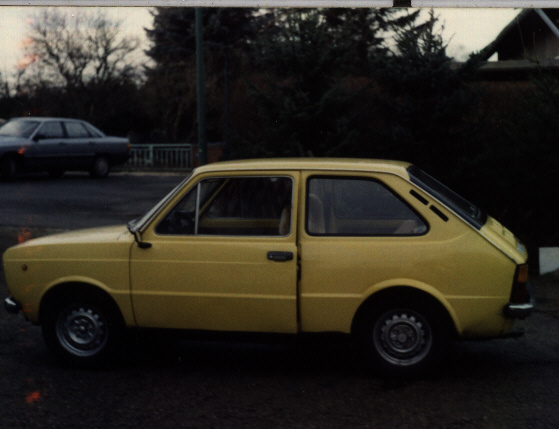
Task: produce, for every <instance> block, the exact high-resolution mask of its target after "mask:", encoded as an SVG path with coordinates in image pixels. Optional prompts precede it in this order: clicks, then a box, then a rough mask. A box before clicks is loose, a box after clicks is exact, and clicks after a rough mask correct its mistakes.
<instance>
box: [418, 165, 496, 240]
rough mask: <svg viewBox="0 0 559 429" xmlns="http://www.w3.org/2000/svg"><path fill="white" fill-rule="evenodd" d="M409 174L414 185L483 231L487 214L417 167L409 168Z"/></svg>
mask: <svg viewBox="0 0 559 429" xmlns="http://www.w3.org/2000/svg"><path fill="white" fill-rule="evenodd" d="M408 174H409V175H410V179H411V181H412V183H415V184H416V185H417V186H419V187H420V188H421V189H423V190H424V191H425V192H427V193H429V194H431V195H432V196H433V197H435V198H436V199H438V200H439V201H440V202H441V203H443V204H444V205H446V206H447V207H448V208H449V209H451V210H453V211H454V212H455V213H456V214H458V215H459V216H460V217H461V218H462V219H464V220H465V221H466V222H468V223H470V224H471V225H472V226H474V227H475V228H477V229H481V227H482V226H483V225H485V222H487V214H486V213H485V212H483V211H482V210H481V209H479V208H478V207H477V206H475V205H474V204H472V203H470V202H469V201H467V200H466V199H464V198H462V197H461V196H460V195H458V194H457V193H456V192H454V191H453V190H451V189H449V188H447V187H446V186H445V185H443V184H442V183H441V182H439V181H438V180H437V179H435V178H433V177H431V176H430V175H428V174H427V173H425V172H424V171H422V170H420V169H419V168H418V167H416V166H415V165H412V166H411V167H408Z"/></svg>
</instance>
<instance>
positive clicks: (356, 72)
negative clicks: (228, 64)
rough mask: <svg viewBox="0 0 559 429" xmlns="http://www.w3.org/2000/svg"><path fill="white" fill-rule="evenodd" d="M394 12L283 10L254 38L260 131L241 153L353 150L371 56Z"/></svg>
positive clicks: (376, 51)
mask: <svg viewBox="0 0 559 429" xmlns="http://www.w3.org/2000/svg"><path fill="white" fill-rule="evenodd" d="M394 13H395V12H394V11H388V10H359V9H355V10H353V9H337V10H330V9H310V10H307V9H293V10H292V9H279V10H274V11H273V19H272V20H271V21H270V23H271V25H270V27H269V29H268V31H267V32H266V33H265V34H262V35H261V37H260V38H259V39H258V40H257V43H256V44H255V52H254V53H253V58H254V60H255V68H256V70H258V71H260V73H261V74H262V78H261V79H260V81H259V82H258V83H257V84H255V85H253V95H254V103H255V105H256V106H257V108H258V114H259V117H260V118H261V121H262V131H261V132H260V133H259V134H258V135H254V136H251V137H250V139H247V140H245V141H244V142H243V143H242V144H237V148H236V149H237V152H236V155H237V156H303V155H309V154H312V155H314V156H330V155H331V156H333V155H337V156H343V155H345V156H351V155H353V151H352V149H353V148H354V147H355V146H356V145H357V144H358V142H359V141H360V139H362V138H363V137H362V136H360V127H361V121H362V120H363V119H364V118H365V116H364V112H365V110H364V109H363V108H362V107H363V106H364V105H365V104H366V97H365V96H366V91H365V87H366V83H363V81H360V80H359V79H357V78H359V77H360V76H363V75H365V74H366V73H367V72H370V71H369V70H368V64H369V61H368V60H369V57H370V56H371V55H380V53H382V52H384V51H385V48H384V47H383V45H382V41H383V37H382V31H384V30H385V29H386V28H387V27H388V25H389V23H390V22H391V16H393V15H394Z"/></svg>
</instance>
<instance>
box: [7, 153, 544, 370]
mask: <svg viewBox="0 0 559 429" xmlns="http://www.w3.org/2000/svg"><path fill="white" fill-rule="evenodd" d="M3 262H4V270H5V275H6V279H7V284H8V290H9V294H10V297H9V298H7V299H6V300H5V307H6V309H7V310H8V311H10V312H12V313H17V312H19V311H20V310H21V311H22V312H23V314H24V315H25V317H26V318H27V319H28V320H30V321H31V322H33V323H39V324H41V325H42V329H43V335H44V338H45V341H46V344H47V346H48V347H49V349H50V350H52V352H54V353H55V354H56V355H57V356H59V357H60V358H62V359H64V360H66V361H69V362H71V363H78V364H95V363H99V362H100V361H104V360H106V359H107V358H109V357H111V356H113V355H114V353H115V351H117V350H118V349H119V347H121V346H122V344H123V342H122V335H123V333H124V332H125V328H129V327H138V328H165V329H183V330H207V331H234V332H266V333H292V334H297V333H319V332H337V333H346V334H354V335H355V337H356V338H357V339H358V340H359V342H360V344H361V345H363V346H364V350H365V356H367V357H368V359H369V360H370V361H371V362H372V363H374V365H375V366H376V367H377V368H379V369H382V370H384V371H389V372H391V373H393V374H407V373H412V372H416V371H419V370H423V369H426V368H429V367H431V366H433V365H434V364H435V363H437V362H438V361H439V359H440V358H441V356H443V355H444V351H445V349H446V346H447V345H448V344H449V342H450V340H452V339H454V338H468V339H473V338H488V337H495V336H501V335H504V334H506V333H507V331H509V329H510V328H511V326H512V323H513V320H514V319H515V318H524V317H526V316H528V315H529V314H530V312H531V311H532V308H533V305H534V297H533V294H532V292H531V289H530V287H529V284H528V266H527V264H526V262H527V253H526V249H525V247H524V246H523V245H522V244H521V243H520V242H519V241H518V240H517V239H516V238H515V237H514V235H513V234H512V233H511V232H510V231H509V230H507V229H506V228H504V227H503V226H502V225H501V224H500V223H499V222H497V221H496V220H495V219H493V218H491V217H489V216H487V215H486V214H485V213H484V212H482V211H481V210H479V209H478V208H477V207H475V206H474V205H472V204H470V203H469V202H467V201H465V200H464V199H463V198H461V197H460V196H458V195H457V194H455V193H454V192H452V191H451V190H449V189H448V188H446V187H445V186H443V185H442V184H440V183H439V182H437V181H436V180H435V179H433V178H432V177H430V176H428V175H427V174H426V173H424V172H423V171H421V170H420V169H418V168H417V167H415V166H413V165H410V164H407V163H402V162H393V161H374V160H341V159H338V160H336V159H284V160H255V161H233V162H223V163H215V164H210V165H207V166H204V167H200V168H197V169H195V170H194V171H193V172H192V174H191V175H190V176H189V177H188V178H187V179H186V180H185V181H184V182H183V183H181V184H180V185H179V186H178V187H177V188H175V189H174V190H173V191H172V192H171V193H170V194H169V195H167V196H166V197H165V198H164V199H163V200H162V201H161V202H160V203H159V204H157V205H156V206H155V207H154V208H153V209H152V210H151V211H149V212H148V213H147V214H145V215H144V216H143V217H141V218H139V219H136V220H134V221H132V222H130V223H129V224H128V226H117V227H114V226H113V227H108V228H97V229H91V230H85V231H76V232H70V233H66V234H61V235H55V236H51V237H44V238H39V239H35V240H31V241H28V242H26V243H24V244H21V245H18V246H15V247H12V248H10V249H8V250H7V251H6V252H5V254H4V256H3Z"/></svg>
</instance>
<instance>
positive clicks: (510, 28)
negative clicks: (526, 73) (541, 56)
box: [480, 9, 559, 61]
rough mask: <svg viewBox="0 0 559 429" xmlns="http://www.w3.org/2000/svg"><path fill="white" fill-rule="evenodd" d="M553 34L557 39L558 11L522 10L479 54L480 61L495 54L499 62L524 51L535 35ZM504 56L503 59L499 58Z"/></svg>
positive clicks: (558, 32) (558, 33) (558, 27)
mask: <svg viewBox="0 0 559 429" xmlns="http://www.w3.org/2000/svg"><path fill="white" fill-rule="evenodd" d="M542 32H547V33H553V34H555V35H556V36H557V37H558V38H559V9H524V10H522V11H521V12H520V13H519V14H518V15H517V16H516V17H515V18H514V19H513V20H512V21H511V22H510V23H509V24H508V25H507V26H506V27H505V28H504V29H503V30H502V31H501V32H500V33H499V35H498V36H497V38H496V39H495V40H493V41H492V42H491V43H490V44H489V45H487V46H486V47H485V48H483V49H482V50H481V52H480V55H481V59H482V60H485V61H487V60H488V59H489V58H490V57H491V56H492V55H493V54H495V53H496V52H498V53H499V60H502V59H509V58H507V56H510V55H511V52H512V51H514V50H516V51H518V50H521V49H523V50H525V49H526V46H527V44H529V43H533V37H534V35H535V34H538V33H542ZM501 54H504V57H505V58H501Z"/></svg>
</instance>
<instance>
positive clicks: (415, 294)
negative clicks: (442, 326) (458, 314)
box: [351, 286, 459, 338]
mask: <svg viewBox="0 0 559 429" xmlns="http://www.w3.org/2000/svg"><path fill="white" fill-rule="evenodd" d="M404 300H412V301H415V302H422V303H423V304H424V305H427V306H428V307H429V309H430V310H433V311H436V312H437V314H438V315H440V317H442V318H443V320H444V321H445V322H446V323H448V326H450V327H451V328H452V329H451V334H452V336H453V337H454V338H455V337H457V336H458V332H459V328H458V326H457V323H456V321H455V318H454V317H453V315H452V310H451V309H450V308H449V307H448V306H447V305H445V304H444V303H443V302H442V301H441V300H440V299H438V298H437V297H435V296H434V295H433V294H431V293H429V292H427V291H425V290H422V289H418V288H416V287H412V286H391V287H387V288H384V289H381V290H379V291H377V292H375V293H373V294H372V295H370V296H369V297H368V298H367V299H366V300H365V301H363V303H362V304H361V305H360V306H359V308H358V309H357V312H356V313H355V316H354V317H353V321H352V324H351V333H352V334H358V331H359V329H360V327H361V326H362V321H363V319H364V318H365V316H366V315H368V314H369V313H370V312H371V311H373V310H374V308H375V307H376V306H377V305H379V304H381V303H385V302H388V301H404Z"/></svg>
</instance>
